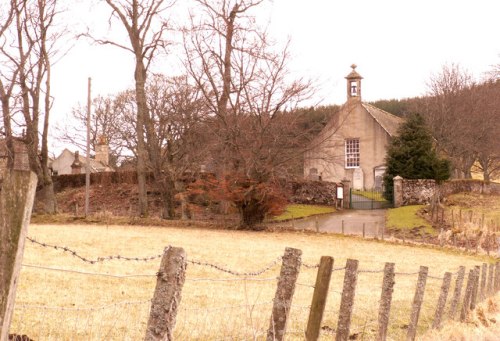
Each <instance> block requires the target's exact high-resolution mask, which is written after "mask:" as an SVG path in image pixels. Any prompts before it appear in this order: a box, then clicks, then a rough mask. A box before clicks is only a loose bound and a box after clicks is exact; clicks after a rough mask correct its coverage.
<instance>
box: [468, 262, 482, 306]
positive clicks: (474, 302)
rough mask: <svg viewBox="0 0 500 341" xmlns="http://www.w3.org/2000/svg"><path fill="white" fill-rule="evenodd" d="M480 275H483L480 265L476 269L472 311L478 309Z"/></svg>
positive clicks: (471, 300) (471, 302)
mask: <svg viewBox="0 0 500 341" xmlns="http://www.w3.org/2000/svg"><path fill="white" fill-rule="evenodd" d="M480 273H481V267H480V266H479V265H476V266H475V267H474V286H473V287H472V296H471V299H470V309H471V310H474V309H476V304H477V293H478V289H479V275H480Z"/></svg>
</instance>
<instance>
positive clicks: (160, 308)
mask: <svg viewBox="0 0 500 341" xmlns="http://www.w3.org/2000/svg"><path fill="white" fill-rule="evenodd" d="M186 266H187V263H186V252H185V251H184V249H182V248H178V247H169V248H167V249H165V252H164V253H163V257H162V259H161V264H160V271H159V272H158V278H157V280H156V289H155V292H154V295H153V299H152V301H151V312H150V313H149V320H148V325H147V329H146V336H145V337H144V340H145V341H160V340H161V341H163V340H167V341H171V340H173V339H174V337H173V332H174V327H175V319H176V316H177V308H178V307H179V305H180V303H181V293H182V286H183V285H184V281H185V280H186Z"/></svg>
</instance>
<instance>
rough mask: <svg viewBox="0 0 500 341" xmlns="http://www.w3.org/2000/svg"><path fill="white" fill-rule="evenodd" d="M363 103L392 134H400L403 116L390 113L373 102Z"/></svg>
mask: <svg viewBox="0 0 500 341" xmlns="http://www.w3.org/2000/svg"><path fill="white" fill-rule="evenodd" d="M361 105H362V106H363V108H365V110H366V111H367V112H368V113H369V114H370V115H371V116H372V117H373V118H374V119H375V121H377V123H378V124H380V126H381V127H382V128H384V130H385V131H386V132H387V133H388V134H389V135H390V136H395V135H397V134H398V129H399V125H400V124H401V123H403V121H404V120H403V119H402V118H401V117H398V116H396V115H393V114H390V113H388V112H387V111H384V110H382V109H379V108H377V107H374V106H373V105H371V104H367V103H362V104H361Z"/></svg>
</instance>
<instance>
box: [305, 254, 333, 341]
mask: <svg viewBox="0 0 500 341" xmlns="http://www.w3.org/2000/svg"><path fill="white" fill-rule="evenodd" d="M332 269H333V258H332V257H328V256H323V257H321V260H320V262H319V268H318V274H317V276H316V284H315V286H314V293H313V298H312V303H311V310H310V311H309V320H308V321H307V329H306V340H307V341H316V340H317V339H318V337H319V332H320V329H321V321H322V320H323V313H324V311H325V306H326V299H327V296H328V288H329V287H330V279H331V277H332Z"/></svg>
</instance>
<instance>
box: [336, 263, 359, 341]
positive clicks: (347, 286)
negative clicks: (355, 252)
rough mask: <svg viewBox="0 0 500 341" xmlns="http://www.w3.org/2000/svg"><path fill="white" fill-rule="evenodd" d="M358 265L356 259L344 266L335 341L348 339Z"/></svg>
mask: <svg viewBox="0 0 500 341" xmlns="http://www.w3.org/2000/svg"><path fill="white" fill-rule="evenodd" d="M358 264H359V262H358V261H357V260H356V259H348V260H347V262H346V265H345V274H344V287H343V288H342V298H341V301H340V309H339V320H338V322H337V333H336V334H335V340H336V341H346V340H348V339H349V329H350V327H351V315H352V309H353V306H354V296H355V294H356V283H357V281H358Z"/></svg>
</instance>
